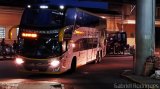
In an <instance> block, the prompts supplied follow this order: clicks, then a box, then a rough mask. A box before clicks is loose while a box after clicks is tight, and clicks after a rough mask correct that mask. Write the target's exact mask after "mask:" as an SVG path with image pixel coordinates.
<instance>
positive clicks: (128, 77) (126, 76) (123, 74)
mask: <svg viewBox="0 0 160 89" xmlns="http://www.w3.org/2000/svg"><path fill="white" fill-rule="evenodd" d="M126 72H127V71H124V72H123V73H122V74H121V75H120V76H122V77H123V78H127V79H128V80H130V81H131V82H134V83H137V84H140V85H143V84H144V83H142V82H140V81H138V80H135V79H133V78H132V77H130V76H128V75H125V73H126ZM145 89H146V88H145ZM147 89H158V88H147Z"/></svg>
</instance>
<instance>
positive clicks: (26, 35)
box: [22, 33, 37, 38]
mask: <svg viewBox="0 0 160 89" xmlns="http://www.w3.org/2000/svg"><path fill="white" fill-rule="evenodd" d="M22 37H31V38H36V37H37V34H36V33H22Z"/></svg>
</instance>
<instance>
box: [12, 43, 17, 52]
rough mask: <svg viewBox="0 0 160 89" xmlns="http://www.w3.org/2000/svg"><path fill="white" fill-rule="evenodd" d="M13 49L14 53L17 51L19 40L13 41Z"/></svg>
mask: <svg viewBox="0 0 160 89" xmlns="http://www.w3.org/2000/svg"><path fill="white" fill-rule="evenodd" d="M13 51H14V54H15V53H16V51H17V42H16V40H14V42H13Z"/></svg>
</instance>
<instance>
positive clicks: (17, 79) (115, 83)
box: [0, 56, 133, 89]
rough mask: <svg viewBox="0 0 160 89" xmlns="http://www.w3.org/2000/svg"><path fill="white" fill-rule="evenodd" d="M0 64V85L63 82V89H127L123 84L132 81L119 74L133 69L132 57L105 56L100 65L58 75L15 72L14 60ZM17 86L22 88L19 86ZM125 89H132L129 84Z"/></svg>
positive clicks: (88, 65)
mask: <svg viewBox="0 0 160 89" xmlns="http://www.w3.org/2000/svg"><path fill="white" fill-rule="evenodd" d="M0 66H1V67H0V84H1V83H2V84H3V83H5V84H6V83H8V84H18V85H19V86H20V85H21V86H22V85H23V86H28V87H29V86H33V84H35V83H37V82H38V84H36V85H37V86H39V85H42V86H43V82H45V84H48V86H50V85H54V84H53V83H56V84H57V83H59V84H62V85H63V89H126V85H129V84H130V85H132V84H133V83H132V82H130V81H129V80H127V79H124V78H122V76H121V73H122V72H123V71H124V70H132V67H133V57H132V56H117V57H114V56H111V57H104V58H103V60H102V62H101V63H99V64H87V65H85V66H82V67H79V68H78V69H77V71H76V72H75V73H73V74H69V73H65V74H61V75H41V74H34V75H30V74H23V73H18V72H17V70H16V66H15V64H14V61H13V60H4V61H0ZM39 83H42V84H39ZM44 86H46V85H44ZM34 87H35V89H43V88H42V87H41V88H36V86H34ZM50 88H51V87H50ZM50 88H49V87H48V88H47V89H50ZM127 88H128V87H127ZM14 89H17V88H14ZM18 89H25V88H22V87H21V88H20V87H19V88H18ZM53 89H55V88H53ZM57 89H59V88H57ZM128 89H132V86H130V87H129V88H128Z"/></svg>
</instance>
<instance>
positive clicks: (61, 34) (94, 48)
mask: <svg viewBox="0 0 160 89" xmlns="http://www.w3.org/2000/svg"><path fill="white" fill-rule="evenodd" d="M105 27H106V20H105V19H103V18H101V17H99V16H97V15H95V14H92V13H90V12H87V11H84V10H81V9H78V8H66V9H63V10H62V8H58V7H53V6H52V7H50V8H49V7H48V6H34V7H31V6H29V7H28V8H26V9H25V10H24V13H23V15H22V19H21V23H20V27H19V35H18V50H17V55H16V58H15V63H16V65H17V68H18V70H19V71H20V72H28V73H45V74H61V73H64V72H66V71H71V72H74V71H75V70H76V68H77V67H79V66H82V65H85V64H87V63H89V62H94V63H99V62H100V61H101V59H102V57H103V56H105V54H106V48H105V47H106V46H105V44H106V42H105V40H106V39H105V38H106V37H105V36H106V35H105V34H106V28H105Z"/></svg>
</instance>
